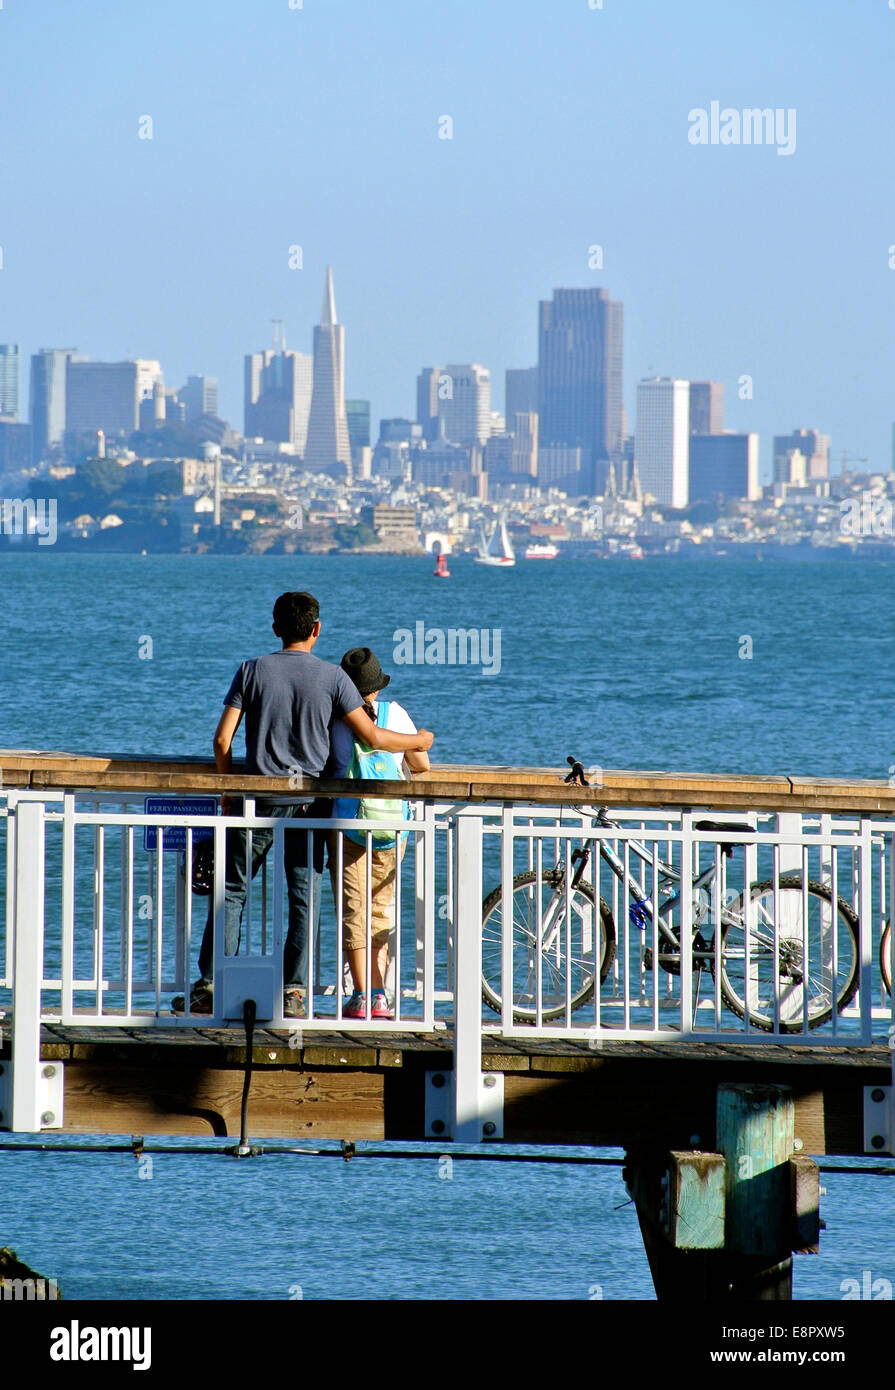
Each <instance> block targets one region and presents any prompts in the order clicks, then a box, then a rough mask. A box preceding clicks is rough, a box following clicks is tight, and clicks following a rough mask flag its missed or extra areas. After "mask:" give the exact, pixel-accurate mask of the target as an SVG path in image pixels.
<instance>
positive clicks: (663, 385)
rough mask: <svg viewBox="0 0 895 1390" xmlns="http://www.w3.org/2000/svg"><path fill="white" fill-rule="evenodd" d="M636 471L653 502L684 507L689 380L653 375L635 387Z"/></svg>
mask: <svg viewBox="0 0 895 1390" xmlns="http://www.w3.org/2000/svg"><path fill="white" fill-rule="evenodd" d="M635 453H636V456H637V471H638V473H639V475H640V482H641V485H642V487H643V491H644V492H645V493H646V492H648V493H651V494H652V496H653V497H655V499H656V501H657V502H663V503H665V504H666V505H667V504H668V503H670V504H671V506H672V507H686V505H687V501H688V499H689V469H690V383H689V381H679V380H675V379H673V378H671V377H661V378H660V377H655V378H653V379H652V380H650V381H641V382H639V383H638V386H637V426H636V433H635Z"/></svg>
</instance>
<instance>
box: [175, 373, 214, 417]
mask: <svg viewBox="0 0 895 1390" xmlns="http://www.w3.org/2000/svg"><path fill="white" fill-rule="evenodd" d="M178 395H179V397H180V400H181V401H182V402H183V406H184V410H185V414H186V420H187V423H192V421H193V420H198V419H200V417H201V416H203V415H217V413H218V379H217V377H216V376H188V377H187V379H186V385H185V386H183V387H181V389H180V391H179V392H178Z"/></svg>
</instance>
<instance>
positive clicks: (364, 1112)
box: [0, 1020, 891, 1155]
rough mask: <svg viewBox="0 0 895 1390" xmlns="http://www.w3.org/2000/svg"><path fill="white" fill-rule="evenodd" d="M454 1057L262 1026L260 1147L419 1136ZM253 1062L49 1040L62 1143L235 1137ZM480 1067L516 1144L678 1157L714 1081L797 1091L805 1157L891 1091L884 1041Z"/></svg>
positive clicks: (422, 1042) (140, 1033)
mask: <svg viewBox="0 0 895 1390" xmlns="http://www.w3.org/2000/svg"><path fill="white" fill-rule="evenodd" d="M3 1026H4V1021H3V1020H0V1028H2V1027H3ZM3 1037H4V1042H3V1045H2V1047H0V1066H2V1064H3V1062H4V1060H7V1059H8V1058H9V1028H8V1021H6V1027H5V1032H4V1034H3ZM293 1037H294V1035H293ZM453 1046H454V1040H453V1035H452V1032H451V1030H450V1029H445V1030H438V1031H436V1032H433V1033H427V1034H400V1033H394V1032H390V1033H375V1032H365V1033H364V1034H363V1035H359V1034H358V1033H353V1034H351V1035H349V1034H347V1033H341V1032H336V1031H333V1032H332V1033H328V1032H326V1033H324V1032H314V1033H313V1034H308V1035H306V1036H305V1038H304V1039H303V1045H302V1046H301V1047H300V1048H290V1046H289V1034H287V1033H284V1032H280V1031H268V1030H264V1029H257V1030H256V1031H255V1034H254V1045H253V1050H252V1064H253V1077H252V1086H251V1094H250V1102H249V1128H250V1132H251V1135H252V1137H255V1138H259V1139H260V1138H266V1137H271V1136H279V1137H281V1138H311V1139H346V1140H352V1139H355V1140H357V1139H366V1140H370V1139H374V1140H375V1139H395V1140H406V1141H409V1140H421V1139H424V1138H425V1137H426V1133H425V1087H426V1074H427V1073H429V1072H437V1071H439V1070H442V1069H444V1070H445V1071H450V1068H451V1066H452V1064H453V1062H452V1057H453ZM245 1055H246V1049H245V1035H244V1033H243V1030H242V1029H241V1028H230V1029H212V1028H201V1027H196V1028H186V1029H185V1028H183V1027H177V1028H174V1027H172V1028H171V1029H170V1030H165V1029H151V1030H149V1029H137V1028H134V1029H127V1028H114V1027H102V1028H82V1027H71V1026H69V1027H63V1026H61V1025H47V1024H44V1025H43V1027H42V1029H41V1061H42V1062H43V1063H46V1064H52V1063H53V1062H62V1063H64V1064H65V1123H64V1129H63V1131H62V1132H64V1133H73V1134H96V1133H116V1134H130V1133H133V1134H169V1135H206V1136H208V1135H221V1136H224V1135H234V1134H235V1135H238V1134H239V1118H240V1101H241V1096H242V1084H243V1072H244V1066H245ZM482 1069H483V1071H486V1072H487V1071H493V1072H499V1073H501V1074H502V1076H503V1084H504V1141H505V1142H508V1143H525V1144H587V1145H594V1146H612V1147H621V1148H633V1147H637V1146H639V1145H642V1144H648V1143H650V1142H652V1141H654V1139H655V1138H656V1136H657V1135H662V1137H663V1142H664V1143H666V1144H668V1145H669V1146H670V1147H672V1148H681V1149H685V1148H702V1149H711V1148H712V1147H713V1145H714V1142H715V1105H716V1096H717V1089H718V1086H719V1084H721V1083H731V1082H750V1083H752V1082H754V1083H757V1084H765V1083H782V1084H785V1085H787V1086H789V1088H790V1089H791V1090H792V1092H793V1095H794V1099H795V1116H796V1134H797V1137H798V1138H799V1139H800V1140H801V1142H802V1146H803V1151H804V1152H805V1153H812V1154H843V1155H848V1154H863V1153H865V1152H866V1150H865V1147H864V1143H865V1139H864V1122H863V1097H864V1088H865V1087H867V1086H888V1085H889V1084H890V1082H891V1058H890V1053H889V1050H888V1048H887V1047H885V1046H883V1045H875V1046H871V1047H860V1048H859V1047H845V1046H843V1047H830V1046H828V1045H827V1046H823V1047H811V1046H807V1045H803V1044H793V1045H781V1044H778V1043H773V1044H771V1043H768V1044H765V1045H762V1044H750V1045H749V1046H744V1045H743V1043H742V1042H737V1041H732V1042H731V1043H729V1044H725V1043H717V1042H701V1041H699V1039H698V1037H694V1038H693V1039H692V1040H688V1041H683V1040H682V1041H680V1042H673V1043H658V1042H642V1043H641V1042H632V1041H630V1040H627V1041H624V1042H617V1043H613V1042H604V1043H603V1045H602V1047H600V1048H599V1049H598V1050H594V1049H593V1048H589V1047H588V1046H587V1045H586V1044H584V1043H579V1042H576V1041H572V1040H557V1041H550V1042H548V1041H546V1040H544V1039H536V1040H535V1039H533V1040H532V1041H531V1042H530V1043H529V1042H526V1041H521V1040H517V1039H512V1040H510V1039H505V1038H496V1037H491V1036H490V1035H489V1034H488V1033H487V1032H486V1033H485V1034H484V1038H483V1054H482ZM683 1096H686V1105H682V1097H683ZM433 1142H436V1141H435V1140H433ZM442 1142H443V1141H442Z"/></svg>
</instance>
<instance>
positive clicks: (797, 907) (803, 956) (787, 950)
mask: <svg viewBox="0 0 895 1390" xmlns="http://www.w3.org/2000/svg"><path fill="white" fill-rule="evenodd" d="M807 889H808V902H807V904H806V903H805V895H804V893H803V884H802V876H801V874H787V875H784V876H783V877H781V878H780V879H779V880H778V885H777V891H776V903H777V905H778V908H779V920H778V921H777V923H776V927H777V941H778V946H777V966H776V969H775V967H774V928H775V920H774V913H775V892H774V883H773V880H772V879H767V880H766V881H765V882H763V883H756V884H753V886H752V889H751V893H750V896H751V914H752V917H751V933H750V939H749V963H748V978H747V968H746V940H745V917H746V904H745V903H744V901H743V898H742V896H741V897H740V898H738V899H737V901H736V902H734V903H732V904H731V906H730V909H729V910H730V912H731V913H732V914H733V913H735V914H737V915H738V916H740V917H742V919H743V922H742V923H736V922H728V923H727V924H726V925H725V927H724V929H723V933H722V937H721V997H722V999H723V1000H724V1003H725V1004H726V1005H727V1007H728V1009H730V1011H731V1013H734V1014H736V1016H737V1018H742V1019H745V1018H746V1017H747V1015H748V1020H749V1024H750V1025H751V1027H753V1028H762V1029H764V1030H765V1031H767V1032H773V1031H774V1001H775V999H776V1000H777V1001H778V1006H777V1007H778V1011H779V1020H780V1032H781V1033H801V1032H802V1029H803V1027H804V1024H805V1022H806V1017H807V1024H808V1027H809V1028H818V1027H820V1025H821V1024H822V1023H827V1022H828V1021H829V1019H831V1018H832V1016H833V996H834V992H835V996H836V1010H837V1012H838V1013H841V1012H842V1010H843V1009H844V1008H845V1006H846V1005H847V1004H848V1003H849V1001H850V1000H851V999H852V998H853V997H854V994H855V991H856V990H857V988H858V919H857V917H856V915H855V913H854V912H853V911H852V909H851V908H850V907H849V905H848V903H847V902H845V900H844V899H843V898H837V899H836V913H835V929H834V922H833V920H832V919H833V911H832V901H833V896H832V893H831V891H830V889H829V888H828V887H826V886H825V885H824V884H822V883H808V885H807ZM714 968H715V966H714V959H712V971H713V973H714Z"/></svg>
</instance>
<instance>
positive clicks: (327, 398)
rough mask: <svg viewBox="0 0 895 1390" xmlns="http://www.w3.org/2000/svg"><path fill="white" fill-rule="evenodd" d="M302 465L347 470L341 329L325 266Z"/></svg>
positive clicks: (315, 333)
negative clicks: (343, 466)
mask: <svg viewBox="0 0 895 1390" xmlns="http://www.w3.org/2000/svg"><path fill="white" fill-rule="evenodd" d="M304 462H305V467H306V468H316V469H319V470H320V471H323V470H324V469H327V468H331V467H332V466H333V464H338V463H341V464H344V465H345V467H346V468H350V467H351V445H350V442H349V439H348V418H347V416H346V414H345V329H344V328H343V327H342V325H341V324H340V323H339V322H338V321H337V319H336V297H335V293H334V291H333V273H332V271H331V270H330V268H329V266H327V267H326V286H325V288H324V291H323V310H322V312H321V315H320V323H319V324H318V325H317V326H316V327H315V329H314V389H313V393H312V395H311V418H310V420H309V421H308V443H307V448H306V449H305V456H304Z"/></svg>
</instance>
